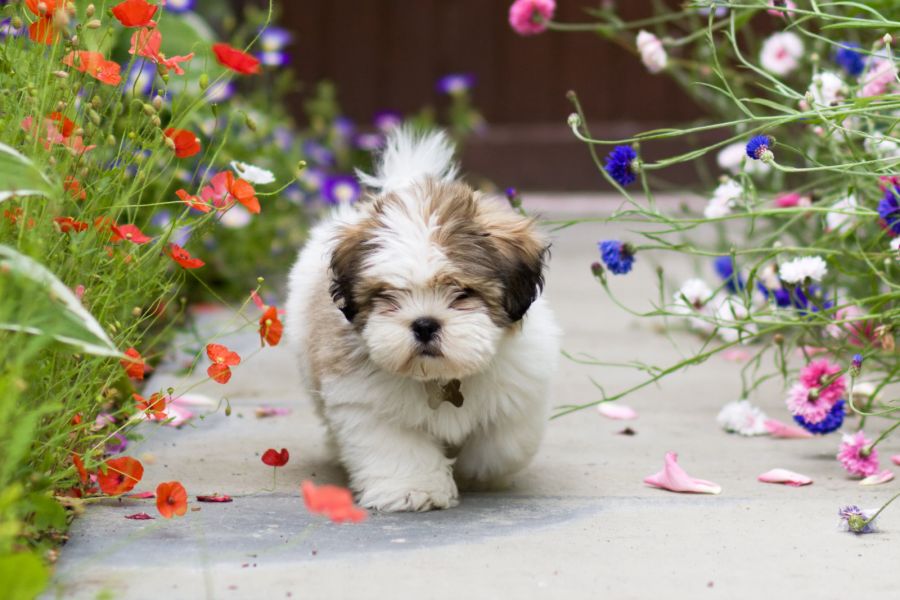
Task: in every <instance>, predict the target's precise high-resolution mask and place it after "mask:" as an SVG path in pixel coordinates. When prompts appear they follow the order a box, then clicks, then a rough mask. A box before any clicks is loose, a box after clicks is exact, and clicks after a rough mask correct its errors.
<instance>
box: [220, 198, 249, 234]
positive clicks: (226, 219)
mask: <svg viewBox="0 0 900 600" xmlns="http://www.w3.org/2000/svg"><path fill="white" fill-rule="evenodd" d="M252 218H253V217H252V215H251V214H250V211H249V210H247V209H246V208H244V207H243V206H241V205H240V204H235V205H234V206H232V207H231V208H229V209H228V210H226V211H225V213H224V214H223V215H222V218H221V219H219V223H221V224H222V226H223V227H227V228H228V229H240V228H242V227H246V226H247V225H249V224H250V221H251V219H252Z"/></svg>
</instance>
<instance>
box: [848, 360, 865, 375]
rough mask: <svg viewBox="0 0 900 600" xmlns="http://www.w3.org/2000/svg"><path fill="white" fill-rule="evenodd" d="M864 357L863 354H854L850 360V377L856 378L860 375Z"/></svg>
mask: <svg viewBox="0 0 900 600" xmlns="http://www.w3.org/2000/svg"><path fill="white" fill-rule="evenodd" d="M862 364H863V357H862V354H854V355H853V360H852V361H851V362H850V377H853V378H856V377H859V373H860V371H861V370H862Z"/></svg>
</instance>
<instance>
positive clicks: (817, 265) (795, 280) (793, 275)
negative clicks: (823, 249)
mask: <svg viewBox="0 0 900 600" xmlns="http://www.w3.org/2000/svg"><path fill="white" fill-rule="evenodd" d="M826 273H828V267H827V265H826V264H825V261H824V260H822V257H820V256H801V257H800V258H795V259H794V260H791V261H788V262H786V263H784V264H782V265H781V267H780V268H779V270H778V274H779V275H780V276H781V280H782V281H784V282H785V283H792V284H799V283H803V282H804V281H806V279H812V280H813V281H822V278H823V277H825V274H826Z"/></svg>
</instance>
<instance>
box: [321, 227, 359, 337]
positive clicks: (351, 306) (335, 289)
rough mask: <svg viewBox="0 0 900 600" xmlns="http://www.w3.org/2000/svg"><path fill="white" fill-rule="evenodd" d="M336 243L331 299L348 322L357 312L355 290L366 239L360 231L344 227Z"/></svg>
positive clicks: (332, 266) (333, 256)
mask: <svg viewBox="0 0 900 600" xmlns="http://www.w3.org/2000/svg"><path fill="white" fill-rule="evenodd" d="M338 236H339V237H338V242H337V244H336V245H335V248H334V252H332V254H331V286H330V287H329V290H328V291H329V292H330V293H331V299H332V300H333V301H334V303H335V305H337V307H338V309H340V311H341V312H342V313H344V316H345V317H346V318H347V320H348V321H350V322H351V323H352V322H353V319H354V317H356V315H357V313H358V312H359V305H358V304H357V302H356V298H355V291H354V290H355V288H356V285H357V283H358V282H359V269H360V266H361V263H362V260H363V253H364V251H365V246H366V242H367V239H366V238H365V236H364V235H363V231H362V229H357V228H351V227H346V228H343V229H342V230H340V231H339V234H338Z"/></svg>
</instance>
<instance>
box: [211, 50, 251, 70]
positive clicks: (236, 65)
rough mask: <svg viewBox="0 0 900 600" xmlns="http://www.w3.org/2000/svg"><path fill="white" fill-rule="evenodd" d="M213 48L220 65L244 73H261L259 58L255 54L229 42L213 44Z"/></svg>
mask: <svg viewBox="0 0 900 600" xmlns="http://www.w3.org/2000/svg"><path fill="white" fill-rule="evenodd" d="M212 49H213V52H215V53H216V59H217V60H218V61H219V64H220V65H222V66H224V67H228V68H229V69H231V70H232V71H234V72H236V73H240V74H242V75H254V74H256V73H259V60H257V59H256V58H255V57H254V56H252V55H250V54H247V53H246V52H244V51H242V50H238V49H237V48H233V47H231V46H229V45H228V44H213V47H212Z"/></svg>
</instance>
